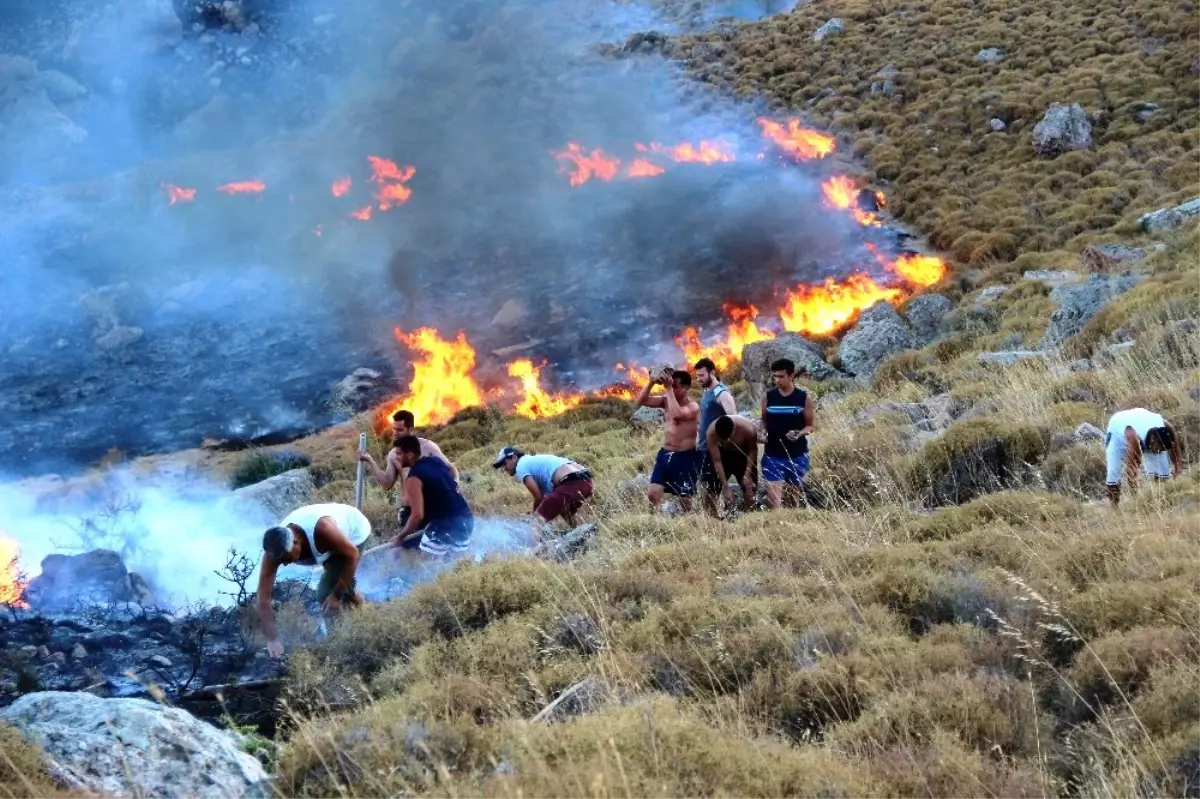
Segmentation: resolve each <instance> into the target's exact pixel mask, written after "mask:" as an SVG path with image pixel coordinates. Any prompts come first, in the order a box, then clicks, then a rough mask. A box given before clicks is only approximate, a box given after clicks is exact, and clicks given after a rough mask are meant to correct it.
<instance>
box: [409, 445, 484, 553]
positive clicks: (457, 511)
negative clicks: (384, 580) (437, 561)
mask: <svg viewBox="0 0 1200 799" xmlns="http://www.w3.org/2000/svg"><path fill="white" fill-rule="evenodd" d="M396 450H397V451H398V452H399V455H398V463H399V465H400V467H401V468H404V469H407V470H408V476H407V477H405V478H404V500H405V504H406V505H408V507H409V508H411V509H412V511H411V513H410V514H409V516H408V521H406V522H405V523H404V527H403V528H401V530H400V532H399V533H397V534H396V537H395V538H393V539H392V540H391V545H392V546H393V547H401V548H403V549H418V550H420V551H421V552H424V553H425V554H427V555H432V556H433V557H435V558H441V557H445V556H446V555H449V554H451V553H459V552H466V551H467V542H468V541H469V540H470V539H471V533H472V532H473V531H474V529H475V516H474V514H472V513H471V508H470V506H469V505H467V501H466V500H465V499H463V495H462V494H460V493H458V485H457V482H456V481H455V479H454V473H453V472H451V471H450V467H449V466H448V465H446V462H445V461H444V460H442V459H441V458H438V457H435V456H432V455H424V456H423V455H422V454H421V442H420V440H419V439H418V438H417V437H416V436H414V435H407V436H401V437H400V438H398V439H396Z"/></svg>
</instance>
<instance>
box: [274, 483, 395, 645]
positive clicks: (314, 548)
mask: <svg viewBox="0 0 1200 799" xmlns="http://www.w3.org/2000/svg"><path fill="white" fill-rule="evenodd" d="M370 537H371V523H370V522H369V521H367V517H366V516H364V515H363V514H362V511H360V510H358V509H357V508H355V507H353V506H351V505H342V504H338V503H328V504H323V505H306V506H305V507H303V508H298V509H297V510H294V511H292V512H291V513H290V514H288V516H287V517H285V518H284V520H283V521H282V522H280V523H279V526H278V527H272V528H271V529H269V530H267V532H266V533H264V534H263V543H262V546H263V555H262V562H261V564H260V565H259V571H258V615H259V619H260V620H261V622H262V629H263V634H264V635H266V637H267V653H268V654H270V656H271V657H273V658H278V657H280V656H282V655H283V642H282V641H281V640H280V639H279V630H278V628H276V626H275V611H274V610H273V608H272V607H271V594H272V593H273V591H274V589H275V577H276V575H277V574H278V572H279V567H280V566H287V565H288V564H291V563H297V564H299V565H301V566H320V567H322V568H323V570H324V574H322V575H321V582H320V583H319V584H318V585H317V601H318V602H320V603H321V610H322V611H324V613H325V616H326V617H327V618H329V617H333V616H336V615H337V614H338V613H340V612H341V609H342V606H343V605H350V606H352V607H358V606H361V605H362V603H363V595H362V594H361V593H359V592H358V589H357V586H356V585H355V582H356V580H355V575H356V573H357V572H358V562H359V559H360V557H361V556H362V551H363V546H364V545H365V544H366V543H367V539H368V538H370Z"/></svg>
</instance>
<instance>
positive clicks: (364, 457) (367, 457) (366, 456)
mask: <svg viewBox="0 0 1200 799" xmlns="http://www.w3.org/2000/svg"><path fill="white" fill-rule="evenodd" d="M358 459H359V460H360V461H362V462H363V463H374V462H375V459H374V458H372V457H371V453H369V452H360V453H358Z"/></svg>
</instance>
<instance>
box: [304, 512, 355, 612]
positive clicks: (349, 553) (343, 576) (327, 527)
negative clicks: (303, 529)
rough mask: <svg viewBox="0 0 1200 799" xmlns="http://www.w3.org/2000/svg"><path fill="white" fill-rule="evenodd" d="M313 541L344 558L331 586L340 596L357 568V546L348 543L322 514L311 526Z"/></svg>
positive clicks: (347, 586) (335, 526) (335, 593)
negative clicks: (335, 581)
mask: <svg viewBox="0 0 1200 799" xmlns="http://www.w3.org/2000/svg"><path fill="white" fill-rule="evenodd" d="M313 541H314V542H315V543H317V544H324V545H325V551H326V552H328V553H329V554H331V555H333V554H338V555H342V556H343V557H344V558H345V559H346V563H345V565H344V566H342V571H341V573H340V574H338V581H337V584H336V585H335V586H334V588H333V595H334V596H341V595H342V594H343V593H345V592H346V591H347V590H349V588H350V583H351V581H352V580H353V579H354V572H355V571H357V570H358V559H359V557H360V555H359V553H358V547H356V546H354V544H352V543H350V539H349V538H347V537H346V534H345V533H344V532H342V530H341V528H340V527H338V526H337V523H336V522H334V521H333V519H331V518H330V517H328V516H322V517H321V518H320V519H318V520H317V524H316V526H315V527H313ZM314 554H315V553H314Z"/></svg>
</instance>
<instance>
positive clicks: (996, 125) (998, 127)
mask: <svg viewBox="0 0 1200 799" xmlns="http://www.w3.org/2000/svg"><path fill="white" fill-rule="evenodd" d="M988 126H989V127H991V129H992V133H1001V132H1002V131H1003V130H1004V129H1005V128H1007V127H1008V125H1005V124H1004V120H1003V119H997V118H996V117H992V118H991V119H989V120H988Z"/></svg>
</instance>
